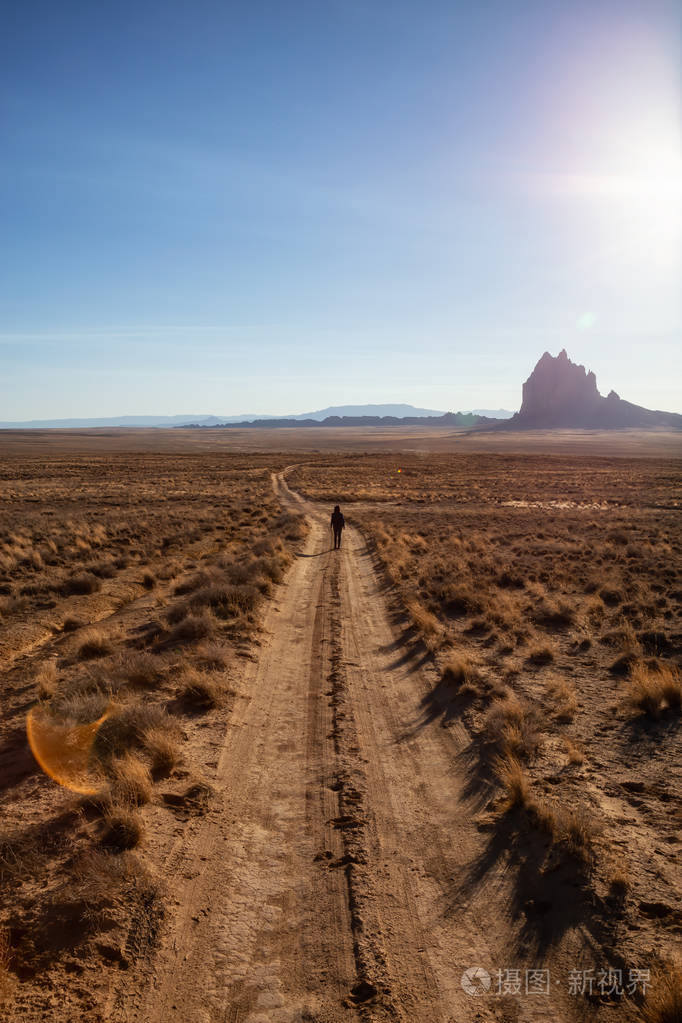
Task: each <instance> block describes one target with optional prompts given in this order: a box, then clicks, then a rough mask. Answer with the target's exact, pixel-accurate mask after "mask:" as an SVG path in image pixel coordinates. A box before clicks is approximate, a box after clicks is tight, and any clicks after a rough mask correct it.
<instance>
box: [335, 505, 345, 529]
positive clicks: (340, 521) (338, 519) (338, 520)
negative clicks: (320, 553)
mask: <svg viewBox="0 0 682 1023" xmlns="http://www.w3.org/2000/svg"><path fill="white" fill-rule="evenodd" d="M345 525H346V521H345V519H344V517H343V515H342V514H341V512H340V511H336V509H334V511H333V512H332V529H333V530H334V532H335V533H340V532H341V530H342V529H343V527H344V526H345Z"/></svg>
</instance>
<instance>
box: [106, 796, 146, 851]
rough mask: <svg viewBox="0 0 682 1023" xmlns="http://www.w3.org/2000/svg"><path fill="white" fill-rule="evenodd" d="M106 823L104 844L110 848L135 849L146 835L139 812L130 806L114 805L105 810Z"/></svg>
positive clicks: (120, 849)
mask: <svg viewBox="0 0 682 1023" xmlns="http://www.w3.org/2000/svg"><path fill="white" fill-rule="evenodd" d="M104 824H105V827H104V833H103V835H102V844H103V845H104V846H105V847H106V848H109V849H114V850H119V851H123V850H124V849H134V848H135V847H136V846H138V845H139V844H140V842H141V841H142V838H143V836H144V825H143V824H142V820H141V818H140V816H139V814H137V813H136V812H135V811H134V810H132V809H130V808H129V807H124V806H112V807H111V808H110V809H108V810H107V811H106V812H105V815H104Z"/></svg>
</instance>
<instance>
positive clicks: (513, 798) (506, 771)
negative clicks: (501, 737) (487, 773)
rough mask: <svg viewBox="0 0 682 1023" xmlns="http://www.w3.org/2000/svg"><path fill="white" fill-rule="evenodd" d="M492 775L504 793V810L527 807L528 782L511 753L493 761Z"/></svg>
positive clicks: (522, 768) (518, 761) (519, 762)
mask: <svg viewBox="0 0 682 1023" xmlns="http://www.w3.org/2000/svg"><path fill="white" fill-rule="evenodd" d="M492 766H493V773H494V775H495V778H496V779H497V781H498V782H499V783H500V785H501V786H502V788H503V789H504V791H505V793H506V801H505V804H504V807H503V808H504V809H506V810H513V809H516V808H517V807H527V806H528V801H529V798H530V780H529V778H528V775H527V773H526V771H525V769H524V767H523V765H522V764H521V761H520V760H518V758H517V757H515V756H514V755H513V754H512V753H507V754H505V755H504V756H500V757H496V758H495V760H494V761H493V765H492Z"/></svg>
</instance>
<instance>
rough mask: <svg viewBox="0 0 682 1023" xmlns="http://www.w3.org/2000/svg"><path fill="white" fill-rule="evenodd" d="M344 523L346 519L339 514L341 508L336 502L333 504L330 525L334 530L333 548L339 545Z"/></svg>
mask: <svg viewBox="0 0 682 1023" xmlns="http://www.w3.org/2000/svg"><path fill="white" fill-rule="evenodd" d="M345 525H346V520H345V519H344V517H343V515H342V514H341V509H340V508H339V506H338V504H335V505H334V511H333V512H332V522H331V526H332V529H333V530H334V550H336V549H337V547H340V546H341V530H342V529H343V527H344V526H345Z"/></svg>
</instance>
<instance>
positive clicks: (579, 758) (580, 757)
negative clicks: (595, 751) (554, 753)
mask: <svg viewBox="0 0 682 1023" xmlns="http://www.w3.org/2000/svg"><path fill="white" fill-rule="evenodd" d="M564 746H565V748H566V755H567V757H568V762H569V764H572V765H573V766H574V767H579V766H580V765H581V764H584V763H585V753H584V751H583V750H582V749H581V748H580V746H576V744H575V743H574V742H573V741H572V740H571V739H565V740H564Z"/></svg>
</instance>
